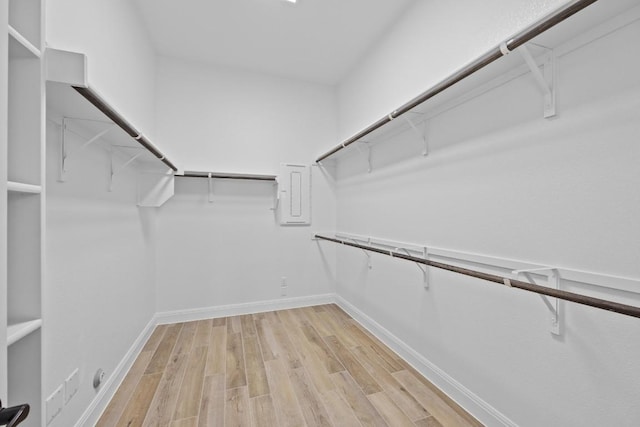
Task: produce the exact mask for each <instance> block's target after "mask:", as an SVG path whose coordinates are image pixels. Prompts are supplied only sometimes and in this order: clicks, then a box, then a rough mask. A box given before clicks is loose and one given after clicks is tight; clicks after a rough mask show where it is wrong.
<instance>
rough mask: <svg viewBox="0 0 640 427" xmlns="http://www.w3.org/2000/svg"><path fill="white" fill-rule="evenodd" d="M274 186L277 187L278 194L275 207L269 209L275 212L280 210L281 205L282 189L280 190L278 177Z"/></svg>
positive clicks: (274, 201)
mask: <svg viewBox="0 0 640 427" xmlns="http://www.w3.org/2000/svg"><path fill="white" fill-rule="evenodd" d="M273 186H274V188H275V194H276V195H275V197H274V200H273V207H272V208H269V209H270V210H272V211H274V212H278V207H279V206H280V190H279V186H280V183H279V182H278V178H276V182H275V183H274V184H273Z"/></svg>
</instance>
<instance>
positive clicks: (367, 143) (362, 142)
mask: <svg viewBox="0 0 640 427" xmlns="http://www.w3.org/2000/svg"><path fill="white" fill-rule="evenodd" d="M358 142H359V144H358V145H356V147H357V148H358V151H360V152H361V153H362V151H363V150H362V148H361V147H362V146H364V149H365V150H366V152H367V165H368V167H367V172H368V173H371V171H372V170H373V167H372V165H371V146H370V145H369V141H358Z"/></svg>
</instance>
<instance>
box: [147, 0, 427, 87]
mask: <svg viewBox="0 0 640 427" xmlns="http://www.w3.org/2000/svg"><path fill="white" fill-rule="evenodd" d="M135 1H136V3H137V5H138V8H139V10H140V14H141V16H142V18H143V20H144V22H145V24H146V26H147V28H148V31H149V35H150V37H151V40H152V42H153V44H154V46H155V48H156V50H157V52H158V54H160V55H164V56H169V57H176V58H181V59H187V60H194V61H200V62H206V63H212V64H221V65H226V66H231V67H238V68H242V69H246V70H252V71H257V72H262V73H268V74H273V75H278V76H282V77H288V78H294V79H300V80H305V81H312V82H317V83H324V84H336V83H338V82H339V81H340V80H341V79H342V78H343V77H344V76H345V75H346V74H347V73H348V71H349V70H350V69H351V68H352V67H353V66H354V65H355V64H356V63H357V62H358V60H359V59H360V58H361V57H362V56H363V55H364V54H365V53H366V52H367V50H368V49H370V48H371V47H372V45H374V44H375V42H376V41H377V40H378V39H380V38H381V36H382V35H383V34H384V33H385V32H386V31H387V30H388V29H389V28H390V27H391V26H392V25H393V23H394V22H395V21H396V20H397V19H398V17H399V16H400V15H402V13H403V12H404V11H405V10H406V9H407V8H408V7H409V6H410V5H411V4H413V3H414V2H415V1H416V0H385V1H382V0H373V1H372V0H297V2H296V3H291V2H289V1H285V0H181V1H175V0H135Z"/></svg>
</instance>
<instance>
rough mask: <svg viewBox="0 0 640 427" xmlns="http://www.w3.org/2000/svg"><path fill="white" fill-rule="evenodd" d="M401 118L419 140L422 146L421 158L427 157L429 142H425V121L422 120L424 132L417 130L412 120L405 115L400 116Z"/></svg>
mask: <svg viewBox="0 0 640 427" xmlns="http://www.w3.org/2000/svg"><path fill="white" fill-rule="evenodd" d="M402 118H403V119H404V120H405V121H406V122H407V124H408V125H409V126H410V127H411V129H412V130H413V132H414V133H415V135H416V136H417V137H418V139H419V140H420V142H421V143H422V145H423V149H422V155H423V156H425V157H426V156H428V155H429V142H428V141H427V130H426V127H427V119H425V120H424V127H425V129H424V130H422V131H421V130H420V129H418V126H417V125H416V124H415V123H414V122H413V120H411V119H410V118H409V117H408V116H407V115H404V116H402Z"/></svg>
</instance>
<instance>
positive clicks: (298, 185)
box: [278, 164, 311, 225]
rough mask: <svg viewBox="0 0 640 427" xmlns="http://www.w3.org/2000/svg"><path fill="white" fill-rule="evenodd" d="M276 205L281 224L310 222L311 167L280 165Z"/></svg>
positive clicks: (305, 223) (306, 223)
mask: <svg viewBox="0 0 640 427" xmlns="http://www.w3.org/2000/svg"><path fill="white" fill-rule="evenodd" d="M278 206H279V213H280V224H281V225H308V224H311V167H310V166H305V165H290V164H282V165H280V176H278Z"/></svg>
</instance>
